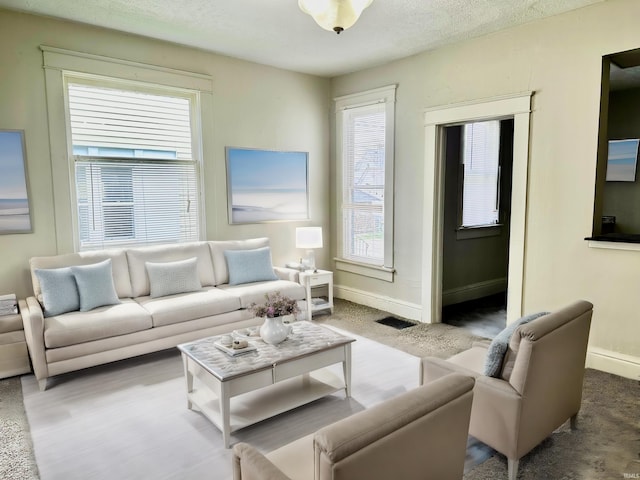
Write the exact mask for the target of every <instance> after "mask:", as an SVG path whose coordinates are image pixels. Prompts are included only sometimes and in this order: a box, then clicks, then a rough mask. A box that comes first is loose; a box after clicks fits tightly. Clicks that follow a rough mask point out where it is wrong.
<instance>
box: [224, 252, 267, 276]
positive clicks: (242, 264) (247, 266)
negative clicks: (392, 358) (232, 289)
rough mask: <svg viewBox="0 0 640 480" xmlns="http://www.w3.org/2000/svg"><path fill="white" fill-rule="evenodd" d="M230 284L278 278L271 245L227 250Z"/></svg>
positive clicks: (225, 255)
mask: <svg viewBox="0 0 640 480" xmlns="http://www.w3.org/2000/svg"><path fill="white" fill-rule="evenodd" d="M224 257H225V259H226V261H227V269H228V270H229V285H241V284H243V283H252V282H264V281H269V280H278V277H277V276H276V274H275V272H274V271H273V264H272V263H271V249H270V248H269V247H262V248H255V249H252V250H225V252H224Z"/></svg>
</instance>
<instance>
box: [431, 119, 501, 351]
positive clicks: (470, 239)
mask: <svg viewBox="0 0 640 480" xmlns="http://www.w3.org/2000/svg"><path fill="white" fill-rule="evenodd" d="M444 144H445V149H444V152H443V155H444V193H443V194H444V202H443V208H444V212H443V229H442V236H443V242H442V250H443V251H442V321H443V322H444V323H447V324H450V325H455V326H459V327H463V328H466V329H469V330H470V331H472V332H473V333H475V334H477V335H481V336H485V337H489V338H493V337H494V336H495V335H496V334H497V333H498V332H500V331H501V330H502V329H503V328H504V327H505V326H506V319H507V318H506V317H507V315H506V306H507V296H506V292H507V283H508V282H507V272H508V262H509V232H510V223H511V214H510V209H511V183H512V170H513V168H512V167H513V118H507V119H500V120H498V119H495V120H494V119H491V120H483V121H482V122H468V123H464V124H460V125H450V126H446V127H444Z"/></svg>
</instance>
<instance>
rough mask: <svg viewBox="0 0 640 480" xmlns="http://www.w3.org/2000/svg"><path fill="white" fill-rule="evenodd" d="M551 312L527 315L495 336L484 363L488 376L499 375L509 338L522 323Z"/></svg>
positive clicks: (485, 372)
mask: <svg viewBox="0 0 640 480" xmlns="http://www.w3.org/2000/svg"><path fill="white" fill-rule="evenodd" d="M548 313H549V312H538V313H533V314H531V315H526V316H524V317H522V318H520V319H518V320H516V321H515V322H513V323H510V324H509V325H507V327H506V328H505V329H504V330H502V331H501V332H500V333H498V335H496V336H495V337H494V339H493V340H492V342H491V343H490V344H489V348H488V349H487V355H486V358H485V363H484V374H485V375H486V376H488V377H499V376H500V372H502V364H503V361H504V356H505V353H507V347H508V346H509V340H510V339H511V335H513V332H515V331H516V328H518V327H519V326H520V325H524V324H526V323H529V322H531V321H532V320H535V319H536V318H538V317H542V316H544V315H547V314H548Z"/></svg>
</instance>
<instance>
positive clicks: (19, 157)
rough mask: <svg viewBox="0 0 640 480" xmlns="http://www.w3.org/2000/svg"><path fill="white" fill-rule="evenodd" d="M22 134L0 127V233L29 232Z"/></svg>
mask: <svg viewBox="0 0 640 480" xmlns="http://www.w3.org/2000/svg"><path fill="white" fill-rule="evenodd" d="M24 152H25V150H24V133H23V132H22V131H13V130H0V234H3V233H27V232H31V216H30V213H29V197H28V195H27V181H26V179H27V175H26V170H25V154H24Z"/></svg>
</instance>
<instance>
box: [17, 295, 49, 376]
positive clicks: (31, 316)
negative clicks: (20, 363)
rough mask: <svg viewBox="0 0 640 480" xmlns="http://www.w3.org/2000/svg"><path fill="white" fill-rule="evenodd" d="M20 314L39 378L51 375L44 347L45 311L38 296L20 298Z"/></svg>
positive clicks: (32, 361)
mask: <svg viewBox="0 0 640 480" xmlns="http://www.w3.org/2000/svg"><path fill="white" fill-rule="evenodd" d="M20 314H21V315H22V323H23V325H24V336H25V339H26V341H27V347H28V349H29V355H30V356H31V363H32V365H33V372H34V373H35V375H36V378H37V379H38V380H44V379H46V378H47V377H48V376H49V370H48V368H47V360H46V356H45V348H44V313H43V312H42V307H41V306H40V302H38V300H37V299H36V297H28V298H27V299H26V300H20Z"/></svg>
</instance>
